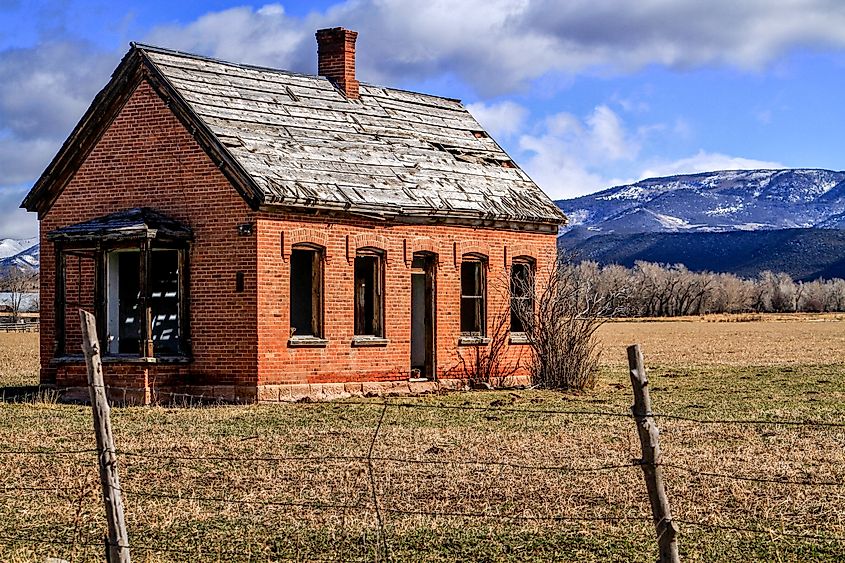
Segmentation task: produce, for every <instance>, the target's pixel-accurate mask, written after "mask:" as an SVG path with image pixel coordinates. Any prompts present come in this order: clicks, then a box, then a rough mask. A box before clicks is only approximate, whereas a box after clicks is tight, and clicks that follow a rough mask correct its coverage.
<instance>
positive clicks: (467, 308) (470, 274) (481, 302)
mask: <svg viewBox="0 0 845 563" xmlns="http://www.w3.org/2000/svg"><path fill="white" fill-rule="evenodd" d="M485 266H486V263H485V261H484V259H483V258H481V257H464V260H463V262H461V334H464V335H469V336H485V334H486V332H487V328H486V326H487V322H486V315H487V283H486V279H485V277H486V271H485V270H486V268H485Z"/></svg>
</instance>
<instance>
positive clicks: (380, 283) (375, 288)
mask: <svg viewBox="0 0 845 563" xmlns="http://www.w3.org/2000/svg"><path fill="white" fill-rule="evenodd" d="M364 264H372V268H373V272H372V275H371V278H372V283H371V285H372V287H371V288H370V289H369V291H368V290H367V287H366V280H364V278H363V277H361V276H359V271H360V269H363V268H364V267H365V266H364ZM352 278H353V288H354V290H353V291H354V300H353V310H354V335H355V338H356V339H357V340H362V339H376V340H380V339H385V338H386V336H385V330H384V328H385V327H384V324H385V323H384V302H385V252H384V251H383V250H381V249H379V248H372V247H364V248H359V249H358V251H357V252H356V253H355V260H354V262H353V275H352ZM368 295H369V299H370V300H371V307H367V297H368ZM368 308H369V309H371V310H370V311H367V309H368ZM368 325H369V326H368ZM368 329H369V330H368Z"/></svg>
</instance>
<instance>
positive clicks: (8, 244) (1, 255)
mask: <svg viewBox="0 0 845 563" xmlns="http://www.w3.org/2000/svg"><path fill="white" fill-rule="evenodd" d="M40 260H41V253H40V249H39V245H38V239H37V238H33V239H21V240H16V239H8V238H7V239H3V240H0V271H2V270H6V269H8V268H9V267H14V268H17V269H18V270H22V271H25V272H31V271H37V270H38V267H39V263H40Z"/></svg>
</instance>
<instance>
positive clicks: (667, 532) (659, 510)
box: [628, 344, 680, 563]
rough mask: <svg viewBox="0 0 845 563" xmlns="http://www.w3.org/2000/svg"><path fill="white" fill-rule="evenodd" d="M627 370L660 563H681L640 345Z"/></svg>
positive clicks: (632, 353) (632, 352) (630, 355)
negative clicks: (628, 371)
mask: <svg viewBox="0 0 845 563" xmlns="http://www.w3.org/2000/svg"><path fill="white" fill-rule="evenodd" d="M628 367H629V368H630V371H631V385H632V387H633V388H634V405H633V406H632V407H631V412H632V413H633V414H634V419H635V420H636V422H637V433H638V434H639V435H640V446H641V447H642V455H643V457H642V459H641V460H640V462H641V464H642V465H641V467H642V468H643V475H644V476H645V484H646V488H647V489H648V500H649V501H650V502H651V515H652V517H653V518H654V527H655V529H656V531H657V545H658V547H659V549H660V559H659V560H658V561H659V563H680V558H679V556H678V541H677V539H676V537H675V536H676V535H677V533H678V529H677V527H676V526H675V523H674V522H673V521H672V512H671V511H670V510H669V498H668V497H667V496H666V487H665V486H664V484H663V471H662V469H661V468H660V461H661V457H660V441H659V435H660V432H659V431H658V429H657V425H656V424H655V423H654V418H653V417H652V416H651V414H652V413H651V397H650V396H649V392H648V376H647V375H646V373H645V367H644V365H643V355H642V352H640V345H639V344H634V345H633V346H628Z"/></svg>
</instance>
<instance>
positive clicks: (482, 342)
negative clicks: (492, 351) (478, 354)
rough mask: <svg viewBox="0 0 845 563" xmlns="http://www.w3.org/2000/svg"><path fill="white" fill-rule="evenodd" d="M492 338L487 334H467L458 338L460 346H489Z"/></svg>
mask: <svg viewBox="0 0 845 563" xmlns="http://www.w3.org/2000/svg"><path fill="white" fill-rule="evenodd" d="M488 344H490V339H489V338H487V337H486V336H472V335H465V336H461V337H460V338H458V346H487V345H488Z"/></svg>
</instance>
